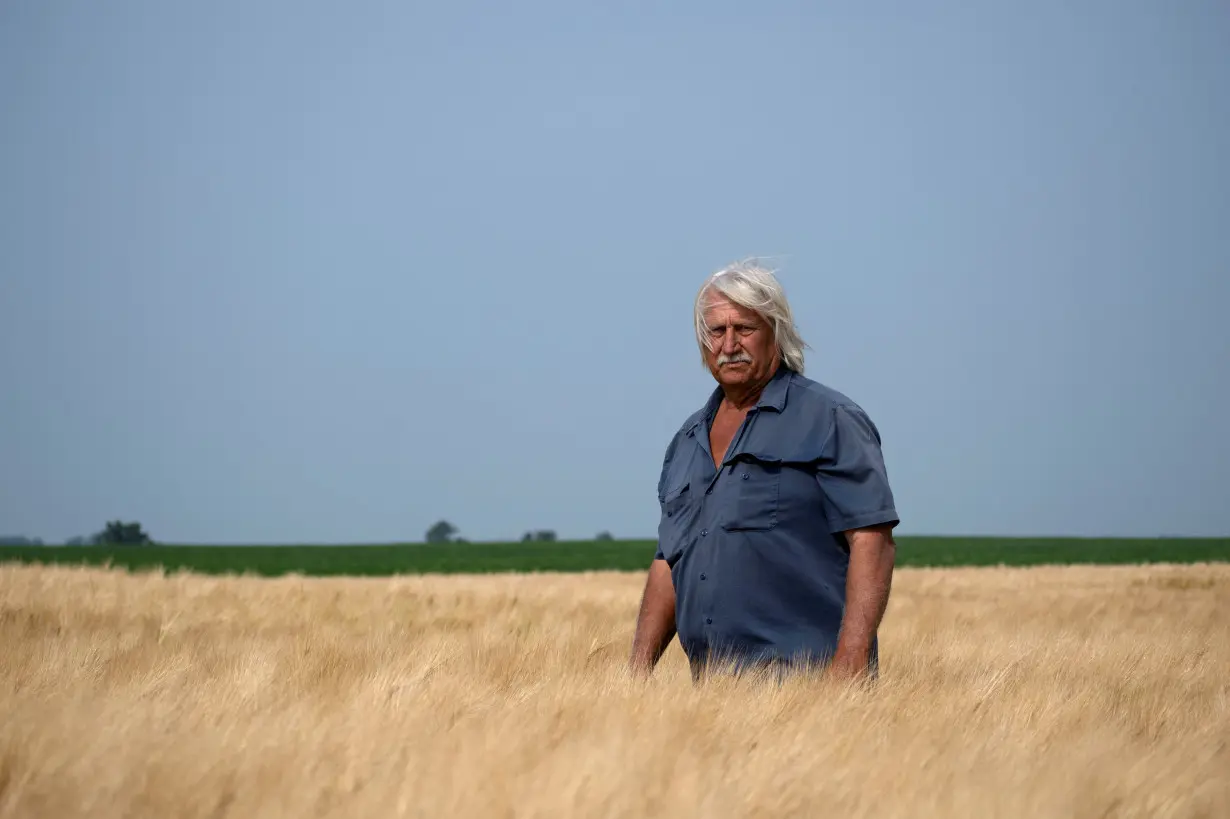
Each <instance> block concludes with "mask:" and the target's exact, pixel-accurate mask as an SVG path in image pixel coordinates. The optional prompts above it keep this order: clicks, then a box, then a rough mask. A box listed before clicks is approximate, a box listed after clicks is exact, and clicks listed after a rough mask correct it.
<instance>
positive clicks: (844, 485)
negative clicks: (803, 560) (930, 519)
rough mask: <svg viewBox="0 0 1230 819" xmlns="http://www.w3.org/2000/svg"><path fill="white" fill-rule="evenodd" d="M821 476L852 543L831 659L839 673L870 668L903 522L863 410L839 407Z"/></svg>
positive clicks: (838, 526) (829, 511) (837, 522)
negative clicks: (895, 530) (897, 531)
mask: <svg viewBox="0 0 1230 819" xmlns="http://www.w3.org/2000/svg"><path fill="white" fill-rule="evenodd" d="M816 477H817V479H818V481H819V482H820V488H821V490H822V491H823V493H824V505H825V514H826V516H827V518H828V522H829V526H830V527H831V531H832V532H833V533H834V534H836V533H838V532H840V533H842V535H843V536H844V537H845V539H846V542H847V543H848V544H849V546H850V561H849V565H848V567H847V569H846V606H845V614H844V616H843V617H842V623H841V630H840V632H839V634H838V639H837V648H836V652H835V654H834V656H833V661H832V663H831V666H832V671H833V672H834V673H835V674H836V675H838V676H853V675H858V674H862V673H864V672H865V671H867V670H868V668H869V664H870V659H871V647H872V645H873V643H874V642H875V639H876V633H877V631H878V630H879V628H880V621H881V620H882V619H883V618H884V611H885V609H886V608H887V606H888V595H889V590H890V589H891V587H892V578H893V566H894V564H895V562H896V557H897V545H896V542H895V541H894V540H893V528H894V527H895V526H896V525H897V523H898V522H899V518H898V515H897V508H896V503H895V502H894V499H893V491H892V489H891V488H890V486H889V483H888V470H887V469H886V468H885V465H884V455H883V453H882V452H881V449H880V433H879V430H877V429H876V427H875V424H873V423H872V422H871V419H870V418H868V417H867V415H866V413H864V412H863V411H862V409H861V408H859V407H857V406H853V405H847V406H839V407H835V408H834V410H833V415H832V426H831V429H830V432H829V437H828V440H827V441H826V442H825V445H824V454H823V457H822V462H821V464H820V465H819V469H818V470H817V476H816Z"/></svg>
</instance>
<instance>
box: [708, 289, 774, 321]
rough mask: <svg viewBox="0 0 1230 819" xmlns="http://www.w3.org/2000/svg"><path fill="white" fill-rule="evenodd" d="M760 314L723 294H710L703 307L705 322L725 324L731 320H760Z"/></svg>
mask: <svg viewBox="0 0 1230 819" xmlns="http://www.w3.org/2000/svg"><path fill="white" fill-rule="evenodd" d="M760 320H761V318H760V315H759V314H758V313H757V312H756V311H755V310H753V309H751V308H750V307H744V306H743V305H741V304H735V303H734V302H732V301H730V300H729V299H727V298H725V297H723V296H717V295H715V296H710V297H709V304H708V305H707V306H706V307H705V322H706V323H707V324H726V323H727V322H731V321H743V322H749V321H757V322H758V321H760Z"/></svg>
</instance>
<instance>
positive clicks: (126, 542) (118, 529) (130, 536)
mask: <svg viewBox="0 0 1230 819" xmlns="http://www.w3.org/2000/svg"><path fill="white" fill-rule="evenodd" d="M92 540H93V542H94V543H96V544H98V545H107V546H138V545H141V546H146V545H149V546H152V545H153V543H154V540H153V538H151V537H150V536H149V534H147V533H146V532H145V531H144V530H143V529H142V528H141V524H140V523H136V522H133V523H125V522H123V521H120V520H113V521H108V522H107V525H106V526H105V527H104V528H103V530H102V531H101V532H99V533H98V534H96V535H94V537H93V538H92Z"/></svg>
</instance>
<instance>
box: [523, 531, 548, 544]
mask: <svg viewBox="0 0 1230 819" xmlns="http://www.w3.org/2000/svg"><path fill="white" fill-rule="evenodd" d="M554 540H555V532H554V531H552V530H551V529H538V530H537V531H534V532H526V533H525V534H524V535H522V536H521V542H522V543H551V542H552V541H554Z"/></svg>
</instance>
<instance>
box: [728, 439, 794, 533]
mask: <svg viewBox="0 0 1230 819" xmlns="http://www.w3.org/2000/svg"><path fill="white" fill-rule="evenodd" d="M782 467H783V462H782V459H781V458H775V457H772V456H769V455H757V454H755V453H750V452H745V453H742V454H740V455H739V456H738V458H737V459H736V460H735V461H734V462H733V463H731V464H729V465H727V466H726V469H727V470H729V472H728V474H726V475H725V476H723V477H724V479H725V480H726V481H727V482H728V483H727V487H728V491H729V495H727V502H726V503H725V504H724V505H725V507H726V514H725V516H724V518H723V522H722V528H724V529H727V530H728V531H732V532H740V531H742V532H754V531H763V530H765V529H772V528H773V527H774V526H776V525H777V520H778V513H779V507H780V505H781V488H782Z"/></svg>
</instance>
